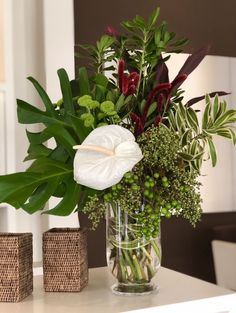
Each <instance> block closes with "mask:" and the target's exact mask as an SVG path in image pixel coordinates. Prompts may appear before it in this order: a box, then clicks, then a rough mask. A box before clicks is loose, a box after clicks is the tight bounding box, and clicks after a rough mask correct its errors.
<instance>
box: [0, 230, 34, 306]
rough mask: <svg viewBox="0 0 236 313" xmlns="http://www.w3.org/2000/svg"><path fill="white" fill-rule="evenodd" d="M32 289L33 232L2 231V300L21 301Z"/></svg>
mask: <svg viewBox="0 0 236 313" xmlns="http://www.w3.org/2000/svg"><path fill="white" fill-rule="evenodd" d="M32 291H33V248H32V234H31V233H20V234H13V233H0V301H2V302H19V301H21V300H22V299H24V298H25V297H27V296H28V295H30V294H31V293H32Z"/></svg>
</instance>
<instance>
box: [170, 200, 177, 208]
mask: <svg viewBox="0 0 236 313" xmlns="http://www.w3.org/2000/svg"><path fill="white" fill-rule="evenodd" d="M171 204H172V207H173V208H175V207H176V205H177V201H176V200H173V201H172V202H171Z"/></svg>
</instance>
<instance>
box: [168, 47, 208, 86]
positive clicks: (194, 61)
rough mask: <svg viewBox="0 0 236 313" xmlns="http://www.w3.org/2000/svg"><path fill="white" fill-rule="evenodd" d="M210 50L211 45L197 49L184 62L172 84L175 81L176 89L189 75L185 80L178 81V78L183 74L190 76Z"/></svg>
mask: <svg viewBox="0 0 236 313" xmlns="http://www.w3.org/2000/svg"><path fill="white" fill-rule="evenodd" d="M209 51H210V46H206V47H203V48H201V49H199V50H197V51H196V52H194V53H193V54H192V55H190V56H189V57H188V58H187V60H186V61H185V62H184V64H183V66H182V67H181V69H180V70H179V73H178V74H177V76H176V77H175V79H174V80H173V82H172V84H173V83H174V82H175V86H174V89H178V88H179V87H180V86H181V85H182V83H183V82H184V80H185V79H186V78H187V77H186V78H185V79H184V80H183V81H182V80H181V79H180V80H179V81H178V82H177V80H178V78H179V77H181V76H182V75H187V76H188V75H189V74H191V73H192V72H193V71H194V70H195V68H196V67H198V65H199V64H200V63H201V62H202V60H203V59H204V58H205V56H206V55H207V54H208V53H209ZM182 77H183V76H182ZM172 89H173V88H172Z"/></svg>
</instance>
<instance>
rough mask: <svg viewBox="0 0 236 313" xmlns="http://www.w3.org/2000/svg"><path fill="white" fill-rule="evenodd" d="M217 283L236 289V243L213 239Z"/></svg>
mask: <svg viewBox="0 0 236 313" xmlns="http://www.w3.org/2000/svg"><path fill="white" fill-rule="evenodd" d="M212 252H213V259H214V266H215V274H216V282H217V285H219V286H221V287H224V288H227V289H232V290H234V291H236V243H235V242H227V241H222V240H213V241H212Z"/></svg>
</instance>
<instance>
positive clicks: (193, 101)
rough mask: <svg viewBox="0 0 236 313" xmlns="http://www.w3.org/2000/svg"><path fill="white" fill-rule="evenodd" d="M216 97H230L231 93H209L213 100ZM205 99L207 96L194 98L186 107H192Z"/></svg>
mask: <svg viewBox="0 0 236 313" xmlns="http://www.w3.org/2000/svg"><path fill="white" fill-rule="evenodd" d="M216 95H218V96H227V95H230V92H225V91H214V92H211V93H209V97H210V98H213V97H215V96H216ZM204 98H205V95H204V96H200V97H196V98H193V99H191V100H189V101H188V102H187V103H186V104H185V105H186V106H188V107H190V106H192V105H193V104H195V103H197V102H199V101H201V100H203V99H204Z"/></svg>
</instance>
